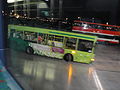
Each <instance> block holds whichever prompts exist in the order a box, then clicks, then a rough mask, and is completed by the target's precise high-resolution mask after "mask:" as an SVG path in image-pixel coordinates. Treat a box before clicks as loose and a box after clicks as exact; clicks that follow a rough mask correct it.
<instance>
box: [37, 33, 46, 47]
mask: <svg viewBox="0 0 120 90" xmlns="http://www.w3.org/2000/svg"><path fill="white" fill-rule="evenodd" d="M47 38H48V35H47V34H43V33H39V34H38V43H39V44H43V45H46V44H47Z"/></svg>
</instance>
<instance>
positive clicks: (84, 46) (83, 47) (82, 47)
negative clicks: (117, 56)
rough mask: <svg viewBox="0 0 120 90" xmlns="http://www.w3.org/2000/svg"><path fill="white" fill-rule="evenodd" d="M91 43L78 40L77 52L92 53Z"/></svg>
mask: <svg viewBox="0 0 120 90" xmlns="http://www.w3.org/2000/svg"><path fill="white" fill-rule="evenodd" d="M92 47H93V42H92V41H88V40H81V39H79V43H78V50H79V51H85V52H92Z"/></svg>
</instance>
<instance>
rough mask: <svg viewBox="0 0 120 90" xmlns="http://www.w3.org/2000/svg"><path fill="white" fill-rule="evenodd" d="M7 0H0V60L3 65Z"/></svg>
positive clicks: (5, 44) (5, 43) (5, 45)
mask: <svg viewBox="0 0 120 90" xmlns="http://www.w3.org/2000/svg"><path fill="white" fill-rule="evenodd" d="M6 20H7V0H0V60H1V61H2V62H3V64H4V65H5V63H6V59H5V50H6V47H7V30H8V29H7V27H8V25H7V21H6Z"/></svg>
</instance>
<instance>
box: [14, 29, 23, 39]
mask: <svg viewBox="0 0 120 90" xmlns="http://www.w3.org/2000/svg"><path fill="white" fill-rule="evenodd" d="M15 37H16V38H19V39H23V31H16V33H15Z"/></svg>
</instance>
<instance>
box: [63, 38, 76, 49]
mask: <svg viewBox="0 0 120 90" xmlns="http://www.w3.org/2000/svg"><path fill="white" fill-rule="evenodd" d="M76 42H77V39H76V38H68V37H66V38H65V47H66V48H67V49H73V50H75V49H76Z"/></svg>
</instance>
